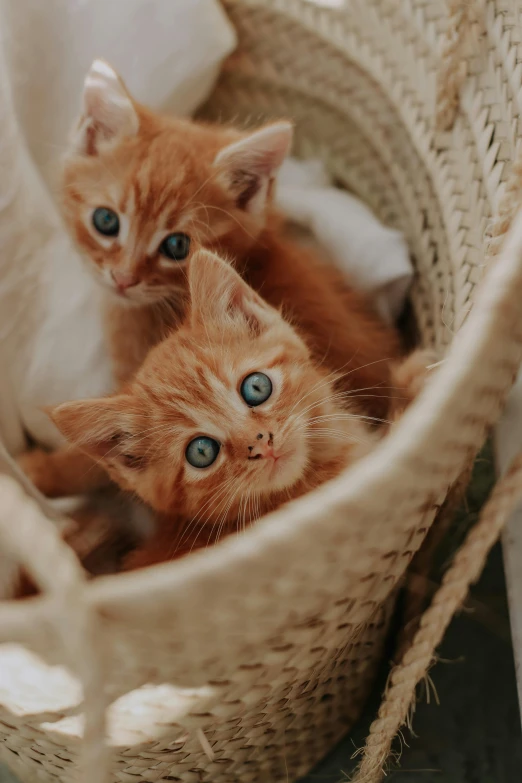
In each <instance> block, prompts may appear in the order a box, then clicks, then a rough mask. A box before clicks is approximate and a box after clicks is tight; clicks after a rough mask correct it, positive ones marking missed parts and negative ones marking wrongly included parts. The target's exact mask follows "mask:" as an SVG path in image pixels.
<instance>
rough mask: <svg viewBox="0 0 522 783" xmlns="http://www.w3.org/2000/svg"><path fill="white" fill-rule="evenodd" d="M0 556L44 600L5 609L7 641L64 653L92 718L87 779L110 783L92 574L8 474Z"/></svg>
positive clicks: (2, 487) (1, 487)
mask: <svg viewBox="0 0 522 783" xmlns="http://www.w3.org/2000/svg"><path fill="white" fill-rule="evenodd" d="M0 555H1V557H2V559H4V558H5V562H6V563H13V564H14V565H15V566H17V567H23V568H24V569H25V570H26V571H27V573H28V574H29V576H30V577H31V579H32V580H33V581H34V583H35V584H36V585H37V587H39V588H40V590H41V591H42V593H43V596H42V597H41V598H36V599H34V600H25V601H11V602H6V603H4V604H0V642H21V643H25V644H27V645H28V646H32V647H34V649H36V650H38V648H39V647H40V648H42V645H44V644H45V645H48V648H47V649H44V650H43V652H44V653H45V652H47V653H51V652H53V653H54V652H55V648H56V653H57V656H58V657H59V658H61V659H62V661H63V660H64V659H65V662H66V663H67V664H68V665H69V666H70V668H71V669H72V670H73V671H75V672H76V673H77V675H78V677H79V678H80V680H81V682H82V685H83V692H84V698H83V711H84V717H85V723H84V741H83V743H82V759H81V780H82V781H83V783H104V781H106V780H108V777H107V775H108V764H107V758H106V755H107V750H106V747H105V740H104V737H105V699H104V695H103V693H104V689H103V655H102V652H101V646H100V638H99V633H98V628H97V622H96V621H97V617H96V616H95V613H94V610H93V609H92V608H91V607H90V606H89V604H88V603H87V600H86V598H85V590H84V582H85V578H84V573H83V570H82V568H81V566H80V564H79V562H78V560H77V559H76V556H75V555H74V553H73V551H72V549H70V548H69V547H68V546H67V544H66V543H65V542H64V541H63V540H62V538H61V536H60V533H59V530H58V526H57V525H56V524H54V523H53V522H51V521H50V520H49V519H48V518H47V517H46V516H45V515H44V514H43V513H42V511H41V509H40V508H39V507H38V505H37V503H36V501H35V500H34V499H32V498H29V497H28V496H27V495H26V494H25V493H24V491H23V489H22V487H21V486H20V485H19V484H18V483H17V481H15V480H14V479H13V478H11V477H9V476H6V475H1V476H0ZM15 573H16V571H15ZM49 631H50V633H49ZM51 648H52V649H51Z"/></svg>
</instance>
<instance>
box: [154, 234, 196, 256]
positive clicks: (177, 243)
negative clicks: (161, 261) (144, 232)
mask: <svg viewBox="0 0 522 783" xmlns="http://www.w3.org/2000/svg"><path fill="white" fill-rule="evenodd" d="M189 250H190V237H188V236H187V235H186V234H169V235H168V237H165V239H164V240H163V242H162V243H161V245H160V246H159V251H160V253H161V255H163V256H165V258H170V259H171V260H172V261H183V260H184V259H185V258H186V257H187V256H188V254H189Z"/></svg>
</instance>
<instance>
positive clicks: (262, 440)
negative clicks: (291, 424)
mask: <svg viewBox="0 0 522 783" xmlns="http://www.w3.org/2000/svg"><path fill="white" fill-rule="evenodd" d="M248 452H249V456H248V459H262V458H263V457H274V456H275V455H274V436H273V434H272V433H271V432H266V433H263V432H259V433H258V434H257V435H256V444H255V446H249V447H248Z"/></svg>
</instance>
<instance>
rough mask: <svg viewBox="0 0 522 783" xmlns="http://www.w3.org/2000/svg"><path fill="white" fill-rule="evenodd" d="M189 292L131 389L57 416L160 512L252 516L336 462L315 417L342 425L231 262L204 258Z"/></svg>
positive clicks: (324, 383)
mask: <svg viewBox="0 0 522 783" xmlns="http://www.w3.org/2000/svg"><path fill="white" fill-rule="evenodd" d="M189 284H190V297H191V307H190V312H189V315H188V316H187V318H186V321H185V323H184V324H183V325H182V326H181V327H180V329H179V330H178V331H177V332H174V333H173V334H171V336H170V337H168V338H167V339H166V340H165V341H164V342H163V343H161V344H160V345H159V346H157V347H156V348H155V349H153V351H151V353H150V354H149V357H148V358H147V360H146V361H145V364H144V365H143V367H142V368H141V370H140V371H139V372H138V374H137V376H136V378H135V380H134V381H133V382H132V383H131V384H130V385H129V386H128V387H127V389H126V391H125V392H124V393H123V394H121V395H117V396H114V397H110V398H107V399H105V400H91V401H85V402H72V403H66V404H65V405H62V406H59V407H58V408H57V409H55V411H54V414H53V420H54V421H55V423H56V424H57V425H58V427H59V428H60V429H61V430H62V432H63V433H64V434H65V435H66V437H68V439H69V440H71V441H73V442H74V443H76V444H77V445H79V446H80V447H81V448H83V449H84V450H85V451H87V452H88V453H90V454H91V455H93V456H95V457H97V458H98V459H101V460H102V462H103V463H104V465H105V466H106V468H107V469H108V471H109V472H110V473H111V475H112V476H113V477H114V478H115V480H116V481H117V482H118V483H119V484H120V485H121V486H123V487H124V488H126V489H129V490H132V491H134V492H136V493H137V494H138V495H139V496H140V497H141V498H142V499H143V500H145V501H146V502H148V503H149V504H150V505H151V506H152V507H153V508H154V509H156V510H158V511H164V512H176V513H181V514H183V515H185V517H186V518H188V519H193V518H196V517H197V518H198V519H199V520H200V521H206V522H212V523H214V524H219V523H221V522H226V521H229V520H230V519H238V518H239V519H241V518H243V517H244V518H245V519H246V518H247V516H248V518H249V519H251V518H252V516H259V515H260V514H261V513H264V512H265V511H267V510H269V509H270V508H271V507H274V506H275V504H276V501H278V502H279V503H280V502H282V500H281V499H282V498H284V499H288V497H290V496H291V493H293V492H294V491H295V488H296V487H297V486H298V485H299V484H300V483H301V482H304V481H305V480H306V475H307V472H309V471H310V469H311V468H312V467H313V465H314V464H315V465H317V464H319V465H320V464H322V463H323V462H324V463H326V462H327V461H328V459H332V448H331V442H328V441H325V440H324V439H321V437H318V438H314V437H312V435H313V430H314V427H315V426H316V424H315V419H316V417H317V416H321V417H322V419H320V421H321V420H323V419H324V417H325V415H326V418H327V419H328V420H329V421H328V426H329V427H330V426H335V424H332V421H331V420H332V419H333V418H334V415H333V414H332V405H331V402H329V400H330V398H331V395H332V386H331V382H330V379H329V378H328V377H327V376H326V375H325V373H324V372H322V371H320V370H319V369H317V368H316V367H315V366H314V365H313V363H312V361H311V359H310V356H309V352H308V349H307V348H306V346H305V344H304V343H303V342H302V340H301V339H300V337H299V336H298V335H297V334H296V332H295V331H294V329H293V328H292V327H291V326H290V325H289V324H288V323H286V322H285V321H284V320H283V318H282V317H281V315H280V314H279V313H278V312H277V311H275V310H274V309H272V308H271V307H269V306H268V305H266V304H265V303H264V302H263V300H261V299H260V297H259V296H258V295H257V294H255V293H254V292H253V291H252V289H250V288H249V287H248V286H247V285H246V283H244V282H243V281H242V280H241V278H240V277H239V275H237V273H236V272H234V271H233V270H232V269H231V267H230V266H229V265H228V264H226V263H225V262H223V261H221V260H220V259H218V258H217V257H216V256H210V255H208V254H201V253H200V254H197V255H196V256H195V257H194V258H193V259H192V260H191V262H190V266H189ZM342 418H343V416H342V415H341V414H340V415H339V420H342ZM338 423H339V422H338ZM323 426H324V421H323ZM316 434H319V433H316ZM330 440H331V439H330ZM341 445H343V444H341ZM343 448H344V450H346V445H344V446H343Z"/></svg>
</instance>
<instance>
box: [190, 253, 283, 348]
mask: <svg viewBox="0 0 522 783" xmlns="http://www.w3.org/2000/svg"><path fill="white" fill-rule="evenodd" d="M188 280H189V290H190V299H191V317H192V322H193V323H194V324H202V323H203V324H208V323H209V322H214V323H215V322H226V321H227V320H228V321H230V320H232V321H238V322H240V323H241V324H242V325H245V326H248V328H249V329H250V330H251V331H254V332H256V333H259V332H261V331H263V330H264V329H267V328H268V327H270V326H272V325H273V324H274V323H275V322H276V321H278V320H281V316H280V315H279V313H278V312H277V310H274V308H273V307H270V305H268V304H267V303H266V302H265V301H264V300H263V299H262V298H261V297H260V296H259V294H257V293H256V292H255V291H254V290H253V289H252V288H250V286H249V285H248V284H247V283H245V281H244V280H243V279H242V278H241V277H240V276H239V275H238V273H237V272H236V271H235V270H234V269H233V268H232V267H231V265H230V264H228V263H227V262H226V261H223V260H222V259H221V258H219V256H217V255H215V254H214V253H209V252H208V251H206V250H200V251H199V252H198V253H195V254H194V256H193V257H192V259H191V260H190V264H189V269H188Z"/></svg>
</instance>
